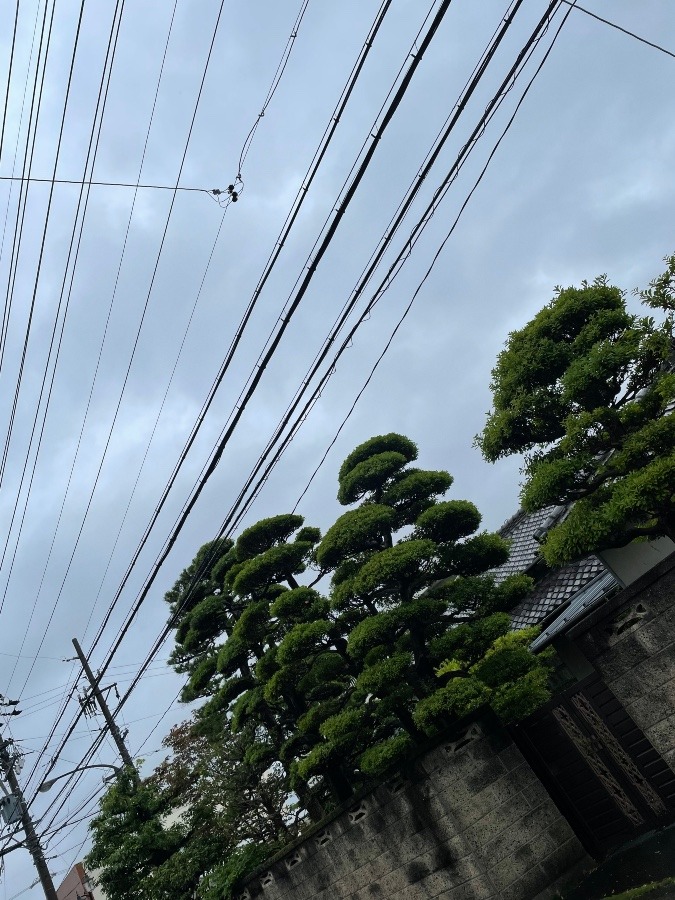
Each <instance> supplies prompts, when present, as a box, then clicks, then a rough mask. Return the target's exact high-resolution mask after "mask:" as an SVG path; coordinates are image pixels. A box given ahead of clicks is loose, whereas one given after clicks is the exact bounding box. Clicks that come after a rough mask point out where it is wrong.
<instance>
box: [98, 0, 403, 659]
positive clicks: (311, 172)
mask: <svg viewBox="0 0 675 900" xmlns="http://www.w3.org/2000/svg"><path fill="white" fill-rule="evenodd" d="M391 2H392V0H385V2H383V3H382V5H381V7H380V9H379V10H378V13H377V16H376V17H375V20H374V22H373V24H372V26H371V28H370V31H369V33H368V35H367V37H366V40H365V42H364V44H363V47H362V49H361V51H360V53H359V56H358V58H357V60H356V62H355V63H354V66H353V67H352V70H351V73H350V77H349V80H348V82H347V84H346V86H345V88H344V89H343V91H342V93H341V95H340V98H339V100H338V103H337V106H336V107H335V110H334V111H333V113H332V115H331V118H330V120H329V123H328V125H327V127H326V129H325V131H324V134H323V137H322V139H321V141H320V143H319V147H318V148H317V150H316V151H315V153H314V156H313V158H312V161H311V163H310V166H309V169H308V171H307V173H306V175H305V178H304V179H303V182H302V186H301V188H300V190H299V191H298V194H297V195H296V198H295V200H294V201H293V204H292V206H291V210H290V212H289V213H288V215H287V217H286V220H285V222H284V224H283V226H282V230H281V233H280V235H279V237H278V238H277V241H276V243H275V246H274V248H273V250H272V253H271V254H270V257H269V259H268V260H267V263H266V264H265V268H264V271H263V274H262V276H261V278H260V279H259V281H258V284H257V286H256V289H255V291H254V293H253V296H252V298H251V300H250V301H249V304H248V307H247V309H246V311H245V313H244V316H243V318H242V320H241V322H240V324H239V326H238V328H237V332H236V334H235V337H234V338H233V340H232V342H231V344H230V347H229V349H228V352H227V354H226V357H225V360H224V362H223V364H222V366H221V368H220V370H219V372H218V375H217V376H216V378H215V380H214V382H213V384H212V386H211V388H210V389H209V394H208V396H207V399H206V400H205V402H204V404H203V405H202V409H201V411H200V413H199V416H198V417H197V420H196V422H195V424H194V425H193V427H192V430H191V433H190V435H189V437H188V440H187V442H186V444H185V446H184V447H183V450H182V451H181V454H180V456H179V458H178V461H177V463H176V465H175V466H174V469H173V472H172V473H171V476H170V477H169V481H168V482H167V484H166V486H165V488H164V490H163V492H162V496H161V497H160V500H159V501H158V503H157V505H156V507H155V510H154V511H153V514H152V516H151V518H150V521H149V523H148V525H147V526H146V529H145V531H144V533H143V535H142V537H141V540H140V542H139V544H138V547H137V549H136V550H135V552H134V554H133V556H132V559H131V562H130V564H129V566H128V567H127V570H126V573H125V575H124V577H123V579H122V582H121V584H120V586H119V587H118V589H117V591H116V592H115V595H114V597H113V600H112V602H111V604H110V606H109V609H108V612H107V613H106V615H105V617H104V619H103V621H102V624H101V625H100V627H99V630H98V632H97V634H96V636H95V638H94V641H93V645H92V651H93V650H94V649H95V648H96V646H97V644H98V642H99V640H100V638H101V636H102V634H103V630H104V629H105V627H106V625H107V623H108V621H109V620H110V616H111V614H112V611H113V609H114V608H115V606H116V604H117V602H118V601H119V598H120V596H121V594H122V591H123V590H124V588H125V587H126V584H127V582H128V579H129V577H130V575H131V572H132V571H133V568H134V567H135V565H136V563H137V561H138V559H139V557H140V554H141V551H142V550H143V548H144V546H145V544H146V543H147V540H148V538H149V536H150V533H151V531H152V529H153V528H154V526H155V524H156V522H157V519H158V518H159V515H160V513H161V511H162V509H163V507H164V505H165V503H166V501H167V499H168V497H169V494H170V492H171V490H172V488H173V486H174V484H175V482H176V479H177V477H178V474H179V472H180V470H181V468H182V466H183V464H184V463H185V461H186V459H187V457H188V454H189V452H190V450H191V448H192V446H193V444H194V442H195V440H196V438H197V435H198V434H199V431H200V429H201V427H202V425H203V423H204V421H205V418H206V415H207V413H208V411H209V409H210V407H211V405H212V403H213V401H214V399H215V396H216V394H217V391H218V388H219V387H220V385H221V383H222V381H223V379H224V377H225V375H226V374H227V371H228V370H229V367H230V364H231V362H232V359H233V357H234V354H235V352H236V350H237V347H238V345H239V342H240V340H241V337H242V335H243V333H244V331H245V329H246V327H247V325H248V322H249V320H250V317H251V314H252V312H253V309H254V307H255V305H256V303H257V302H258V298H259V296H260V293H261V291H262V289H263V287H264V285H265V283H266V282H267V280H268V278H269V276H270V274H271V272H272V269H273V268H274V266H275V264H276V262H277V260H278V258H279V256H280V254H281V251H282V249H283V247H284V245H285V243H286V241H287V239H288V236H289V234H290V231H291V229H292V228H293V225H294V223H295V220H296V219H297V216H298V213H299V212H300V209H301V207H302V204H303V202H304V200H305V198H306V196H307V192H308V191H309V188H310V186H311V184H312V182H313V181H314V178H315V176H316V174H317V172H318V170H319V167H320V165H321V163H322V161H323V158H324V156H325V154H326V151H327V150H328V147H329V144H330V142H331V140H332V138H333V135H334V134H335V131H336V129H337V127H338V124H339V122H340V119H341V117H342V115H343V113H344V111H345V108H346V105H347V103H348V101H349V98H350V97H351V95H352V92H353V90H354V87H355V85H356V82H357V80H358V77H359V75H360V74H361V71H362V69H363V66H364V64H365V61H366V58H367V56H368V54H369V53H370V51H371V49H372V47H373V44H374V41H375V37H376V35H377V33H378V32H379V30H380V27H381V25H382V23H383V21H384V18H385V16H386V14H387V12H388V10H389V8H390V6H391Z"/></svg>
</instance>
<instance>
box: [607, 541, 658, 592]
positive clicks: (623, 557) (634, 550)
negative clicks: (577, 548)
mask: <svg viewBox="0 0 675 900" xmlns="http://www.w3.org/2000/svg"><path fill="white" fill-rule="evenodd" d="M674 551H675V544H674V543H673V542H672V541H671V540H670V538H667V537H662V538H657V539H656V540H652V541H633V543H632V544H628V545H627V546H625V547H618V548H615V549H613V550H603V552H602V553H598V556H599V557H600V559H601V560H602V561H603V562H604V564H605V565H606V566H607V568H608V569H609V570H610V572H611V573H612V574H613V575H614V577H615V578H616V579H617V580H618V581H620V582H621V584H622V585H623V586H624V587H627V586H628V585H630V584H633V582H634V581H637V580H638V578H640V577H641V576H642V575H644V574H645V573H646V572H648V571H649V570H650V569H653V568H654V566H656V565H658V564H659V563H660V562H661V560H664V559H666V558H667V557H668V556H670V554H671V553H673V552H674Z"/></svg>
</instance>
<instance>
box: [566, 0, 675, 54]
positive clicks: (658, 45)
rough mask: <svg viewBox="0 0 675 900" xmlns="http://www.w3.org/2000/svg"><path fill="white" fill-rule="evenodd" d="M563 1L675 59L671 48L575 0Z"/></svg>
mask: <svg viewBox="0 0 675 900" xmlns="http://www.w3.org/2000/svg"><path fill="white" fill-rule="evenodd" d="M562 2H563V3H567V5H568V6H570V7H572V8H573V9H578V10H579V12H582V13H586V15H587V16H591V18H593V19H597V21H598V22H602V23H603V24H605V25H609V26H610V28H616V30H617V31H621V32H622V33H623V34H626V35H628V37H632V38H635V40H636V41H640V43H641V44H646V45H647V46H648V47H652V48H653V49H654V50H660V51H661V53H665V54H666V56H671V57H672V58H673V59H675V53H673V52H672V50H666V48H665V47H662V46H661V45H660V44H655V43H654V42H653V41H648V40H647V38H643V37H640V35H639V34H635V32H634V31H629V30H628V29H627V28H622V27H621V25H617V24H616V22H610V20H609V19H603V18H602V16H599V15H598V14H597V13H594V12H591V11H590V9H585V8H584V7H583V6H579V5H578V3H576V0H562Z"/></svg>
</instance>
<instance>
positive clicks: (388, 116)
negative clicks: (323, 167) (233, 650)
mask: <svg viewBox="0 0 675 900" xmlns="http://www.w3.org/2000/svg"><path fill="white" fill-rule="evenodd" d="M450 2H451V0H443V2H442V3H441V4H440V8H439V10H438V11H437V13H436V16H435V17H434V19H433V21H432V24H431V26H430V27H429V29H428V30H427V33H426V35H425V36H424V39H423V40H422V41H421V43H420V44H419V46H418V48H417V50H416V52H415V53H414V54H413V59H412V62H411V63H410V65H409V67H408V70H407V72H406V74H405V76H404V78H403V79H402V81H401V84H400V85H399V88H398V90H397V91H396V93H395V95H394V97H393V99H392V101H391V102H390V104H389V106H388V107H387V109H386V112H385V114H384V117H383V119H382V122H381V123H380V125H379V127H378V128H377V129H376V131H375V133H374V134H372V135H371V138H372V141H373V143H372V145H371V147H370V148H369V150H368V152H367V153H366V156H365V158H364V160H363V161H362V163H361V166H360V167H359V170H358V172H357V175H356V176H355V178H354V179H353V180H352V183H351V184H350V187H349V189H348V191H347V194H346V196H345V197H344V198H343V200H342V202H341V204H340V205H339V207H338V209H337V210H336V215H335V217H334V220H333V223H332V226H331V228H330V229H329V231H328V233H327V235H326V237H325V238H324V241H323V242H322V245H321V248H320V249H319V251H318V253H317V255H316V256H315V259H314V263H313V265H311V266H310V267H309V270H308V276H309V277H308V278H306V279H305V280H304V283H303V285H302V287H301V290H300V291H299V292H298V294H297V296H296V298H295V301H294V304H293V305H292V308H291V310H290V311H289V313H288V314H287V317H286V318H285V320H284V322H282V323H281V328H280V329H279V331H278V333H277V336H276V339H275V341H274V343H273V344H272V346H271V347H270V348H269V350H268V353H267V360H269V358H271V356H272V355H273V353H274V352H275V350H276V347H277V346H278V343H279V341H280V340H281V336H282V334H283V332H284V331H285V329H286V327H287V325H288V323H289V322H290V319H291V317H292V314H293V311H294V310H295V309H297V306H298V305H299V303H300V300H301V299H302V295H303V294H304V292H305V291H306V289H307V286H308V284H309V280H311V276H312V275H313V273H314V271H315V269H316V265H317V264H318V262H319V260H320V258H321V257H322V256H323V254H324V253H325V251H326V249H327V247H328V244H329V243H330V241H331V239H332V237H333V235H334V233H335V231H336V230H337V227H338V224H339V222H340V220H341V218H342V216H343V215H344V212H345V211H346V209H347V207H348V205H349V203H350V202H351V200H352V198H353V196H354V193H355V191H356V188H357V187H358V184H359V183H360V181H361V179H362V178H363V175H364V174H365V171H366V170H367V168H368V166H369V165H370V162H371V160H372V157H373V155H374V151H375V148H376V147H377V145H378V142H379V140H380V139H381V137H382V135H383V134H384V131H385V130H386V128H387V126H388V125H389V123H390V122H391V120H392V118H393V115H394V113H395V111H396V109H397V108H398V106H399V105H400V103H401V101H402V99H403V96H404V95H405V93H406V91H407V89H408V86H409V84H410V81H411V80H412V77H413V75H414V73H415V71H416V69H417V67H418V66H419V64H420V62H421V61H422V59H423V58H424V55H425V52H426V49H427V48H428V46H429V44H430V42H431V40H432V38H433V36H434V35H435V33H436V31H437V30H438V27H439V25H440V22H441V21H442V19H443V17H444V15H445V13H446V12H447V9H448V8H449V6H450ZM265 365H266V362H265V364H264V365H262V366H261V367H260V368H259V370H258V378H257V379H256V380H255V381H254V383H253V384H252V385H251V387H250V388H249V391H248V394H247V397H246V398H245V400H244V402H243V404H242V405H241V407H240V408H239V415H238V416H236V417H235V420H234V421H233V422H232V424H231V426H230V429H228V433H227V434H226V437H225V439H224V440H223V441H222V442H221V445H220V446H219V451H220V453H219V454H218V457H216V458H214V459H213V460H212V463H211V464H210V466H209V471H208V472H207V476H206V478H204V479H202V480H201V481H200V483H199V485H198V486H197V489H196V491H195V492H194V493H193V496H192V498H191V501H188V503H186V505H185V507H184V510H183V513H182V514H181V517H180V519H179V522H178V524H177V526H176V528H174V530H173V531H172V535H171V536H170V538H169V539H168V541H167V543H166V544H165V548H164V550H163V553H162V555H161V557H160V559H159V560H158V561H157V562H156V564H155V566H154V567H153V571H152V573H151V575H150V576H149V577H148V579H147V580H146V583H145V585H144V588H143V590H142V592H141V595H140V597H139V598H138V600H137V601H136V603H135V605H134V607H133V609H132V611H131V613H130V614H129V616H128V617H127V621H126V622H125V624H124V626H123V627H122V629H121V631H120V634H119V635H118V638H117V639H116V641H115V643H114V645H113V648H112V650H111V651H110V652H109V654H108V658H107V664H109V663H110V661H111V659H112V657H113V655H114V653H115V652H116V650H117V648H118V647H119V645H120V643H121V641H122V640H123V638H124V635H125V634H126V632H127V631H128V629H129V627H130V625H131V622H132V621H133V619H134V618H135V615H136V614H137V612H138V609H139V608H140V605H141V604H142V602H143V600H144V599H145V597H146V596H147V594H148V592H149V590H150V588H151V586H152V583H153V582H154V580H155V578H156V577H157V574H158V572H159V570H160V568H161V565H162V564H163V562H164V560H165V559H166V557H167V556H168V553H169V552H170V549H171V546H173V543H174V542H175V540H176V538H177V536H178V533H179V532H180V530H181V529H182V527H183V525H184V523H185V521H186V519H187V516H188V515H189V512H190V510H191V508H192V506H194V503H196V500H197V497H198V496H199V493H201V490H202V489H203V486H204V484H205V483H206V480H208V477H209V476H210V474H211V473H212V471H213V469H215V466H216V465H217V462H218V459H219V456H220V455H221V454H222V451H223V449H224V446H225V444H226V443H227V441H228V440H229V436H230V435H231V433H232V431H233V430H234V427H236V424H237V421H238V419H239V418H240V416H241V414H242V413H243V410H244V409H245V406H246V404H247V403H248V400H249V399H250V397H251V396H252V394H253V391H254V390H255V388H256V386H257V383H258V381H259V380H260V377H261V376H262V372H263V371H264V368H265ZM92 649H93V648H92ZM100 671H101V673H103V672H104V671H105V665H104V666H103V667H102V668H101V669H100ZM129 693H130V691H129V692H128V693H127V695H126V696H128V695H129ZM122 705H123V702H122ZM119 708H120V707H119V705H118V709H119ZM57 721H59V720H57ZM76 722H77V718H76V719H75V721H74V722H73V723H72V725H71V729H72V730H74V728H75V724H76ZM69 731H70V730H69ZM65 741H67V736H66V738H65V739H64V741H63V745H65ZM59 752H60V751H57V753H56V754H55V755H54V757H53V759H56V758H58V753H59ZM34 771H35V767H34ZM48 771H49V769H48Z"/></svg>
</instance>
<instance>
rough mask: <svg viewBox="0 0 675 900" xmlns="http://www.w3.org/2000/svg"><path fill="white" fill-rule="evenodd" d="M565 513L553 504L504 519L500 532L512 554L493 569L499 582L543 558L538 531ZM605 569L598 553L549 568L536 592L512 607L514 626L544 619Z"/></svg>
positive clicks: (536, 587) (526, 569)
mask: <svg viewBox="0 0 675 900" xmlns="http://www.w3.org/2000/svg"><path fill="white" fill-rule="evenodd" d="M564 515H565V508H564V507H560V506H550V507H548V508H546V509H541V510H538V511H537V512H534V513H527V512H525V511H524V510H520V511H519V512H517V513H516V514H515V516H512V517H511V518H510V519H509V520H508V521H507V522H505V523H504V525H503V526H502V527H501V528H500V529H499V533H500V534H501V536H502V537H504V538H506V539H507V540H509V541H510V542H511V554H510V556H509V559H508V560H507V562H505V563H504V564H503V565H501V566H498V567H497V568H496V569H493V570H492V574H493V575H494V576H495V579H496V580H497V582H500V581H503V580H504V579H505V578H506V577H508V576H509V575H516V574H520V573H522V572H527V571H528V569H530V568H531V567H532V566H533V565H534V564H535V563H536V562H538V561H539V560H540V559H541V548H540V546H539V543H538V541H537V540H536V538H535V534H536V533H537V532H538V531H539V529H542V528H546V527H550V526H551V525H553V524H555V523H556V522H558V521H560V519H562V518H563V517H564ZM605 571H606V569H605V566H604V565H603V563H602V562H601V561H600V560H599V559H598V557H597V556H587V557H586V558H585V559H581V560H578V561H576V562H573V563H570V564H569V565H567V566H563V567H562V568H561V569H556V570H555V571H549V572H548V573H547V574H546V575H545V576H544V577H543V578H542V579H541V580H540V581H539V582H538V583H537V584H536V585H535V588H534V590H533V592H532V593H531V594H530V595H529V596H528V597H527V598H526V599H525V600H524V601H523V602H522V603H520V604H519V605H518V606H517V607H516V608H515V609H514V610H513V611H512V613H511V615H512V616H513V627H514V628H525V627H526V626H528V625H536V624H537V623H538V622H541V620H542V619H544V618H545V617H546V616H548V615H549V613H551V612H553V611H554V610H555V609H557V608H558V607H559V606H560V605H561V604H563V603H566V602H567V601H568V600H569V599H570V598H571V597H573V596H574V595H575V594H576V593H577V592H578V591H580V590H581V589H582V588H583V587H585V585H587V584H588V583H589V582H590V581H592V579H593V578H596V577H597V576H598V575H600V574H601V573H602V572H605Z"/></svg>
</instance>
